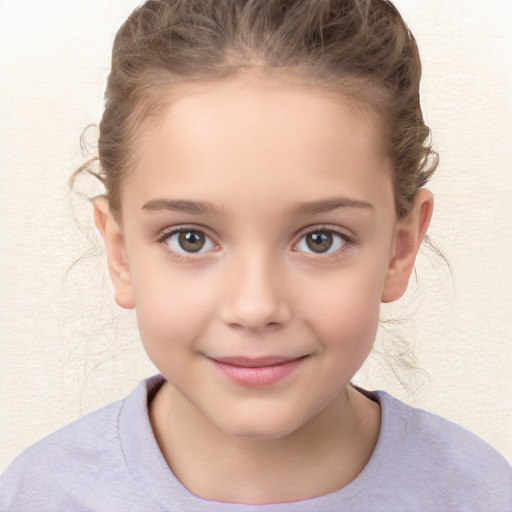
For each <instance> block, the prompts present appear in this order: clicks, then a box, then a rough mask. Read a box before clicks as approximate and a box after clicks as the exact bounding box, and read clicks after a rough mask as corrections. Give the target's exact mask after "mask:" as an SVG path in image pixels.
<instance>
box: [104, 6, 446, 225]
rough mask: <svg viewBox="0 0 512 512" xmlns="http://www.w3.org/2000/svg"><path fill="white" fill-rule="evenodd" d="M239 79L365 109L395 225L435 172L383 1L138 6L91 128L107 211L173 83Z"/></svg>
mask: <svg viewBox="0 0 512 512" xmlns="http://www.w3.org/2000/svg"><path fill="white" fill-rule="evenodd" d="M243 70H254V71H256V72H261V73H263V74H265V73H267V74H268V73H284V74H286V75H292V76H297V77H299V78H301V79H305V80H310V81H312V82H313V83H317V84H321V85H324V86H326V87H329V88H330V89H334V90H338V92H340V93H341V94H345V95H349V96H350V97H352V98H356V99H357V100H358V101H359V102H360V103H362V104H363V105H368V106H370V107H372V108H374V109H375V110H376V111H377V112H378V113H379V114H380V117H381V120H382V126H383V132H384V133H383V136H384V139H385V145H386V152H387V156H388V158H389V159H390V161H391V164H392V177H393V181H394V191H395V201H396V211H397V215H398V216H399V217H402V216H404V215H406V214H407V213H408V211H409V209H410V206H411V202H412V200H413V198H414V195H415V193H416V191H417V190H418V189H419V188H420V187H422V186H423V185H424V184H425V183H426V182H427V181H428V180H429V178H430V177H431V175H432V174H433V172H434V171H435V168H436V167H437V160H438V159H437V154H436V153H435V152H434V151H433V150H432V147H431V144H430V140H429V139H430V130H429V128H428V127H427V126H426V125H425V123H424V121H423V116H422V112H421V107H420V99H419V82H420V77H421V62H420V58H419V53H418V48H417V45H416V42H415V39H414V37H413V36H412V34H411V32H410V31H409V29H408V28H407V26H406V24H405V22H404V21H403V19H402V18H401V16H400V14H399V13H398V11H397V10H396V8H395V7H394V6H393V5H392V4H391V2H388V1H386V0H149V1H147V2H146V3H144V4H143V5H142V6H141V7H139V8H138V9H136V10H135V11H134V12H133V13H132V14H131V16H130V17H129V18H128V19H127V20H126V22H125V23H124V24H123V25H122V27H121V28H120V30H119V32H118V33H117V36H116V39H115V42H114V47H113V53H112V68H111V72H110V76H109V78H108V84H107V89H106V93H105V100H106V103H105V111H104V114H103V118H102V120H101V124H100V137H99V163H100V172H99V176H100V178H101V180H102V181H103V182H104V184H105V187H106V191H107V195H108V197H109V200H110V203H111V207H112V208H113V209H114V211H115V210H117V209H118V208H119V202H120V199H119V191H120V185H121V183H122V180H123V177H124V176H125V173H126V172H128V170H129V169H130V167H131V166H130V162H132V161H133V160H132V159H133V158H134V156H135V155H134V151H135V148H136V146H137V145H136V143H135V142H136V139H137V137H140V133H141V131H140V130H141V127H142V126H143V125H144V124H145V123H147V122H149V121H150V120H152V119H154V118H155V116H158V114H159V112H162V111H163V108H162V106H163V104H164V100H165V98H166V97H167V95H168V93H169V90H170V89H169V88H170V86H172V85H173V84H176V83H178V82H190V81H201V80H211V79H215V78H223V77H228V76H233V75H235V74H236V73H239V72H241V71H243Z"/></svg>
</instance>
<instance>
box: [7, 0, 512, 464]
mask: <svg viewBox="0 0 512 512" xmlns="http://www.w3.org/2000/svg"><path fill="white" fill-rule="evenodd" d="M136 4H137V2H136V1H134V0H88V1H87V2H84V1H83V0H46V1H45V2H37V1H35V0H32V1H31V2H28V3H27V2H18V1H17V0H2V1H1V2H0V52H1V53H0V67H1V69H0V73H1V74H0V183H1V185H0V219H1V223H2V225H1V230H0V251H1V252H0V273H1V274H0V279H1V287H0V343H1V360H0V411H1V422H0V469H3V468H4V467H5V466H6V465H7V463H8V462H9V461H10V460H11V459H12V458H13V457H14V456H15V455H16V454H17V453H19V452H20V451H21V450H22V449H23V448H24V447H26V446H27V445H29V444H30V443H32V442H34V441H36V440H37V439H39V438H41V437H42V436H44V435H45V434H47V433H49V432H51V431H53V430H55V429H56V428H58V427H60V426H62V425H64V424H66V423H67V422H69V421H71V420H73V419H74V418H76V417H78V416H80V415H82V414H84V413H86V412H87V411H90V410H92V409H95V408H97V407H99V406H101V405H103V404H105V403H107V402H110V401H112V400H115V399H117V398H120V397H122V396H123V395H125V394H126V393H128V392H129V391H130V390H131V389H132V388H133V387H134V385H135V384H136V382H138V381H139V380H140V379H141V378H143V377H145V376H147V375H150V374H152V373H153V372H154V369H153V368H152V366H151V364H150V363H149V362H148V361H147V359H146V356H145V355H144V354H143V352H142V349H141V347H140V343H139V341H138V338H137V331H136V327H135V322H134V317H133V315H132V314H131V313H130V312H128V313H127V312H124V311H120V310H119V309H118V308H117V307H115V306H114V305H113V304H112V299H111V292H110V285H109V283H108V280H107V278H106V276H105V271H104V263H103V255H102V252H101V248H100V245H99V244H98V239H97V236H96V234H95V233H94V230H93V229H92V223H91V221H90V213H91V208H90V205H89V204H88V203H87V202H86V201H84V200H82V199H80V198H79V197H77V196H76V195H72V194H70V193H69V191H68V188H67V178H68V176H69V175H70V174H71V172H72V171H73V170H74V168H76V167H77V166H78V165H79V164H80V163H81V162H83V160H84V158H83V157H82V155H81V153H80V146H79V136H80V133H81V131H82V130H83V129H84V128H85V127H86V126H87V125H88V124H90V123H95V122H98V121H99V117H100V114H101V108H102V94H103V88H104V84H105V77H106V74H107V72H108V61H109V53H110V46H111V42H112V38H113V35H114V33H115V30H116V29H117V27H118V25H119V24H120V23H121V21H122V20H123V18H124V17H125V16H126V15H127V14H128V13H129V12H130V11H131V9H132V8H133V7H134V6H135V5H136ZM396 4H397V6H398V7H399V8H400V9H401V10H402V11H403V13H404V15H405V17H406V19H407V20H408V22H409V24H410V26H411V27H412V29H413V32H414V33H415V34H416V36H417V39H418V40H419V44H420V48H421V51H422V55H423V59H424V70H425V78H424V82H423V91H422V92H423V100H424V107H425V111H426V116H427V119H428V121H429V123H430V124H431V126H432V128H433V131H434V137H435V144H436V147H437V148H438V150H439V151H440V153H441V157H442V160H441V162H442V163H441V166H440V168H439V173H438V175H437V177H436V178H435V179H434V180H433V182H432V184H431V188H432V190H433V191H434V192H435V195H436V212H435V216H434V220H433V225H432V229H431V236H432V237H433V239H434V240H435V242H436V243H437V245H438V246H439V247H440V248H441V249H442V251H443V252H444V254H445V255H446V256H447V257H448V259H449V260H450V262H451V263H452V267H453V279H452V278H451V277H450V273H449V271H448V270H447V268H446V266H444V265H443V264H442V262H440V261H439V259H436V258H434V257H433V256H432V255H430V254H428V253H425V255H424V256H422V257H421V259H420V261H419V263H418V280H417V283H418V284H417V285H416V284H414V283H413V284H414V286H412V289H411V291H410V292H409V293H408V295H407V297H406V298H405V299H404V300H402V301H401V302H400V304H398V305H396V306H394V307H392V308H391V311H386V312H385V316H386V317H390V316H391V317H393V316H396V315H398V316H400V317H401V318H402V321H401V322H400V323H399V326H398V327H397V326H396V325H395V326H393V323H391V324H387V328H386V329H385V331H389V330H391V331H392V332H391V334H390V333H389V332H388V333H387V334H386V332H384V330H383V333H381V334H382V335H379V343H378V346H377V350H378V351H381V350H382V343H381V341H380V340H381V338H382V339H384V340H387V344H388V345H389V346H393V345H397V342H396V332H393V331H396V329H397V328H400V329H401V331H402V333H403V335H404V336H405V337H406V338H407V339H408V340H409V341H410V342H411V344H412V345H413V346H414V347H415V350H416V354H417V356H418V362H419V366H420V367H421V370H420V371H416V372H413V373H410V374H409V375H408V374H407V372H405V373H404V372H401V373H400V376H401V378H402V379H405V380H406V382H407V384H408V388H409V389H408V390H406V389H404V388H403V387H401V386H400V385H399V384H398V383H397V381H396V379H395V377H394V375H393V372H392V371H390V370H389V369H388V368H387V367H386V364H385V361H384V358H383V357H381V356H378V355H375V356H374V357H373V358H372V361H371V363H370V365H369V366H367V367H366V368H365V369H363V371H362V372H361V373H360V374H359V375H358V377H357V381H358V382H359V383H361V384H362V385H366V386H369V387H372V388H384V389H387V390H389V391H391V392H392V393H394V394H396V395H398V396H399V397H400V398H402V399H404V400H405V401H407V402H409V403H411V404H415V405H418V406H420V407H423V408H427V409H429V410H431V411H434V412H436V413H439V414H441V415H443V416H446V417H448V418H449V419H452V420H453V421H456V422H457V423H460V424H462V425H463V426H465V427H467V428H468V429H470V430H472V431H474V432H476V433H477V434H479V435H480V436H482V437H483V438H484V439H486V440H487V441H488V442H490V443H491V444H492V445H494V446H495V447H496V448H498V449H499V450H500V451H501V452H502V453H503V454H504V455H505V456H506V457H507V458H508V459H509V461H512V436H511V435H510V431H511V427H512V421H511V410H512V394H511V393H510V389H512V370H511V368H512V350H511V335H510V328H511V327H512V268H511V267H512V215H511V211H510V198H511V196H512V135H511V134H512V130H511V126H512V98H511V86H512V1H511V0H491V1H489V2H482V1H481V0H429V1H428V2H424V1H422V0H397V1H396ZM93 136H94V133H92V137H93Z"/></svg>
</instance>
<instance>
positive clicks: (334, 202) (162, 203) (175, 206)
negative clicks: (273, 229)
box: [142, 198, 373, 216]
mask: <svg viewBox="0 0 512 512" xmlns="http://www.w3.org/2000/svg"><path fill="white" fill-rule="evenodd" d="M340 208H365V209H369V210H373V206H372V204H371V203H368V202H367V201H361V200H358V199H350V198H331V199H322V200H319V201H311V202H305V203H298V204H296V205H294V206H293V207H291V208H289V209H287V210H286V214H287V215H290V216H296V215H315V214H318V213H325V212H330V211H332V210H337V209H340ZM142 209H143V210H149V211H161V210H168V211H173V212H183V213H190V214H195V215H207V214H217V215H219V214H220V213H221V210H220V209H219V208H218V207H216V206H214V205H213V204H211V203H208V202H206V201H191V200H188V199H163V198H161V199H160V198H159V199H151V200H150V201H148V202H147V203H145V204H144V205H143V206H142Z"/></svg>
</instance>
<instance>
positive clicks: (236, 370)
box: [209, 356, 307, 388]
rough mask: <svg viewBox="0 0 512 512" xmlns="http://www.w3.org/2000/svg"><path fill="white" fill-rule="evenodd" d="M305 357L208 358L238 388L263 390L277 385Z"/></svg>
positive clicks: (296, 367) (295, 368)
mask: <svg viewBox="0 0 512 512" xmlns="http://www.w3.org/2000/svg"><path fill="white" fill-rule="evenodd" d="M306 357H307V356H300V357H295V358H290V357H280V356H270V357H262V358H247V357H222V358H209V359H210V361H211V362H212V363H213V364H214V366H215V367H216V368H217V369H218V370H220V371H221V372H222V373H223V374H224V375H225V376H226V377H227V378H228V379H229V380H231V381H232V382H234V383H235V384H238V385H240V386H245V387H251V388H263V387H268V386H272V385H274V384H277V383H278V382H279V381H281V380H282V379H284V378H285V377H287V376H288V375H290V374H291V373H293V372H294V371H295V370H297V369H298V367H299V366H300V365H301V364H302V362H303V361H304V359H306Z"/></svg>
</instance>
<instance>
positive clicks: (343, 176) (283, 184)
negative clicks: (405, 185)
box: [121, 77, 392, 209]
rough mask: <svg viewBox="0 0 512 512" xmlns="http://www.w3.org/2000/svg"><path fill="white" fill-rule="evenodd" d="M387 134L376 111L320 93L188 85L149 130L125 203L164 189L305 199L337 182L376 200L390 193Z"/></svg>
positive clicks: (251, 82)
mask: <svg viewBox="0 0 512 512" xmlns="http://www.w3.org/2000/svg"><path fill="white" fill-rule="evenodd" d="M381 131H382V130H381V126H380V120H379V117H378V115H377V114H376V113H375V112H373V111H372V110H370V109H368V108H363V107H362V106H361V105H360V104H358V103H356V102H354V101H351V100H349V99H347V98H344V97H343V96H341V95H339V94H335V93H333V92H332V91H328V90H326V89H323V88H321V87H313V86H307V85H302V84H300V83H297V82H293V81H286V80H282V79H269V78H254V77H252V78H250V79H249V78H237V79H229V80H223V81H217V82H211V83H203V84H193V85H183V86H181V87H180V89H179V90H176V89H174V90H173V91H172V93H169V102H168V105H167V106H166V108H165V111H164V112H163V113H162V115H161V117H160V118H159V119H158V120H157V121H156V122H155V123H154V124H153V125H152V126H151V127H150V129H149V130H148V131H147V133H146V136H145V137H144V139H145V142H144V144H143V145H142V150H141V151H140V152H139V155H138V158H137V160H136V162H135V166H134V170H133V172H132V173H130V174H129V175H128V177H127V180H126V182H125V183H124V185H123V190H122V194H121V197H122V203H123V205H126V204H128V205H134V204H139V205H142V204H144V203H145V202H147V201H148V200H152V199H154V198H155V197H158V196H161V195H162V194H164V193H165V194H167V195H171V196H174V195H176V194H177V195H179V196H180V198H189V197H190V198H193V199H197V200H207V201H214V202H217V203H226V204H228V203H229V200H230V198H233V195H236V196H237V197H238V198H243V199H244V201H246V202H247V203H250V202H251V201H252V200H257V199H258V197H261V196H262V195H263V196H264V197H265V199H268V198H274V199H275V200H280V201H282V200H283V199H284V196H286V197H288V198H290V200H292V199H296V200H297V201H304V200H307V199H308V198H310V199H313V200H314V199H315V196H319V197H324V196H325V195H326V194H327V193H328V190H329V189H330V188H332V187H333V186H336V187H337V188H338V190H337V191H336V192H337V193H341V192H344V191H345V192H346V194H352V195H360V196H365V195H366V196H372V197H373V198H374V199H375V197H374V196H381V195H382V192H383V191H386V194H387V192H388V190H387V189H389V190H391V180H390V177H389V172H388V166H387V161H386V159H385V156H384V152H383V150H382V146H381V143H380V140H381ZM346 194H345V195H346ZM386 194H384V195H386ZM301 196H302V197H301ZM368 199H369V197H362V200H368ZM391 199H392V198H391ZM123 209H124V208H123Z"/></svg>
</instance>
